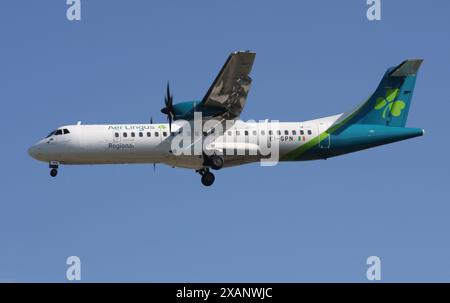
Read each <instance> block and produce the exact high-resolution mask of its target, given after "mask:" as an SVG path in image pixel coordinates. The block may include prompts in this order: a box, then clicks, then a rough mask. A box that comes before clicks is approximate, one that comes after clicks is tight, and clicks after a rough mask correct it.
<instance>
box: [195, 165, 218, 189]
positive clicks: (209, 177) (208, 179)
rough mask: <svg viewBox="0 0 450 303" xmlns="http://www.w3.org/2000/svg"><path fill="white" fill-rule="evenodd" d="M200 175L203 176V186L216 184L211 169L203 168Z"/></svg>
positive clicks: (199, 171)
mask: <svg viewBox="0 0 450 303" xmlns="http://www.w3.org/2000/svg"><path fill="white" fill-rule="evenodd" d="M198 173H199V174H200V175H201V176H202V179H201V181H202V184H203V185H205V186H211V185H212V184H213V183H214V180H215V179H216V178H215V177H214V174H213V173H212V172H210V171H209V168H202V169H200V170H198Z"/></svg>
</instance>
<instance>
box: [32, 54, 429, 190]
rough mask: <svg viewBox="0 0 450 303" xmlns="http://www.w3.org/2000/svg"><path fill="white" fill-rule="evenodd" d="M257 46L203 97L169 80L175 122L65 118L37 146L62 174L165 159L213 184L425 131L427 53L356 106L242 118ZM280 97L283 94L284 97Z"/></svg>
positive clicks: (391, 73) (236, 58)
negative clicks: (82, 167) (419, 89)
mask: <svg viewBox="0 0 450 303" xmlns="http://www.w3.org/2000/svg"><path fill="white" fill-rule="evenodd" d="M254 59H255V53H253V52H250V51H239V52H233V53H231V54H230V56H229V57H228V59H227V61H226V62H225V64H224V66H223V67H222V69H221V70H220V72H219V74H218V76H217V77H216V79H215V80H214V81H213V83H212V85H211V87H210V88H209V90H208V91H207V93H206V94H205V96H204V97H203V99H201V100H198V101H185V102H181V103H177V104H174V103H173V96H172V94H171V92H170V88H169V84H167V92H166V97H165V107H164V108H163V109H162V110H161V112H162V113H164V114H165V115H167V119H168V123H150V124H106V125H82V124H81V123H78V124H76V125H66V126H61V127H58V128H57V129H55V130H54V131H52V132H51V133H50V134H49V135H48V136H47V137H45V138H44V139H42V140H40V141H39V142H37V143H36V144H34V145H33V146H31V147H30V149H29V150H28V153H29V154H30V155H31V156H32V157H33V158H35V159H37V160H40V161H43V162H47V163H49V167H50V169H51V170H50V175H51V176H52V177H55V176H56V175H57V173H58V167H59V166H60V165H62V164H68V165H69V164H123V163H150V164H151V163H153V165H154V164H155V163H164V164H167V165H170V166H172V167H183V168H189V169H193V170H195V171H196V172H198V173H199V174H200V175H201V181H202V184H203V185H205V186H210V185H212V184H213V182H214V180H215V177H214V174H213V173H212V172H211V170H219V169H222V168H226V167H232V166H238V165H242V164H246V163H251V162H258V161H260V162H261V163H262V164H264V165H273V164H274V163H277V162H278V161H304V160H316V159H327V158H330V157H335V156H339V155H343V154H347V153H351V152H355V151H360V150H363V149H367V148H371V147H375V146H378V145H383V144H388V143H393V142H396V141H401V140H405V139H410V138H414V137H418V136H422V135H423V134H424V130H423V129H421V128H407V127H405V125H406V120H407V117H408V112H409V108H410V105H411V98H412V95H413V91H414V86H415V82H416V76H417V71H418V69H419V67H420V65H421V63H422V60H420V59H412V60H406V61H404V62H402V63H401V64H400V65H398V66H394V67H391V68H389V69H388V70H387V71H386V72H385V74H384V76H383V78H382V79H381V82H380V83H379V85H378V87H377V88H376V90H375V91H374V93H373V94H372V95H371V96H370V97H369V98H368V99H367V100H365V101H364V102H362V103H361V104H360V105H359V106H357V107H356V108H355V109H354V110H351V111H348V112H344V113H341V114H337V115H333V116H328V117H324V118H319V119H315V120H309V121H303V122H278V121H272V120H271V121H269V120H265V121H258V122H256V121H247V122H244V121H241V120H239V117H240V114H241V112H242V110H243V109H244V106H245V103H246V100H247V95H248V92H249V89H250V85H251V82H252V79H251V78H250V76H249V75H250V72H251V70H252V66H253V62H254ZM279 102H281V101H279Z"/></svg>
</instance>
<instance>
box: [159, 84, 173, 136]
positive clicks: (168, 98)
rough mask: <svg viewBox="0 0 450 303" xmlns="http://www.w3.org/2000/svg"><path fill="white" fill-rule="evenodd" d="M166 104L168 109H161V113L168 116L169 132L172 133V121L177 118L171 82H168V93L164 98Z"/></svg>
mask: <svg viewBox="0 0 450 303" xmlns="http://www.w3.org/2000/svg"><path fill="white" fill-rule="evenodd" d="M164 104H165V105H166V107H164V108H163V109H161V112H162V113H163V114H166V115H167V120H168V121H169V132H172V121H173V118H174V117H175V113H174V109H173V95H171V94H170V87H169V82H167V92H166V96H165V97H164Z"/></svg>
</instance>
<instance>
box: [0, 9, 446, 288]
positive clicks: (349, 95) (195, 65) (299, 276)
mask: <svg viewBox="0 0 450 303" xmlns="http://www.w3.org/2000/svg"><path fill="white" fill-rule="evenodd" d="M365 2H366V1H365V0H352V1H325V0H321V1H312V0H309V1H275V2H274V1H239V2H237V1H234V2H231V1H230V3H226V2H223V1H206V0H205V1H196V0H195V1H132V3H131V2H130V1H106V0H103V1H98V0H97V1H87V0H82V20H81V21H80V22H69V21H67V19H66V8H67V6H66V4H65V1H63V0H60V1H31V0H30V1H23V0H21V1H17V0H14V1H13V0H3V1H1V2H0V37H1V47H0V67H1V68H0V100H1V104H2V110H1V111H0V113H1V120H0V121H1V124H2V130H3V132H2V133H3V140H2V142H3V144H2V149H1V154H2V157H1V161H2V169H3V174H1V176H0V181H1V182H0V184H1V193H2V198H1V202H0V281H19V282H23V281H39V282H41V281H55V282H64V281H66V278H65V273H66V267H67V266H66V264H65V261H66V258H67V257H68V256H72V255H76V256H79V257H80V258H81V262H82V280H83V281H98V282H100V281H149V282H156V281H163V282H172V281H176V282H208V281H211V282H218V281H228V282H231V281H237V282H247V281H256V282H305V281H316V282H322V281H324V282H325V281H326V282H330V281H331V282H333V281H336V282H341V281H342V282H344V281H352V282H364V281H366V269H367V266H366V264H365V262H366V259H367V257H368V256H371V255H376V256H379V257H380V258H381V262H382V281H385V282H391V281H449V280H450V260H449V258H448V256H449V255H450V243H449V241H448V232H449V230H450V221H449V219H448V218H449V213H450V205H449V199H448V177H449V156H448V149H449V147H450V146H449V142H448V140H446V138H447V137H448V127H447V125H446V124H447V121H448V116H449V109H450V106H449V102H448V100H447V99H448V98H449V97H448V92H447V88H448V83H449V82H448V79H449V78H448V75H449V72H450V55H449V54H450V43H449V39H448V37H449V36H450V18H449V17H448V16H449V14H450V3H449V2H448V1H433V3H432V4H431V2H430V1H414V2H413V1H406V0H402V1H386V0H383V1H382V21H377V22H369V21H368V20H367V19H366V9H367V5H366V4H365ZM242 49H243V50H246V49H251V50H253V51H255V52H256V53H257V56H256V61H255V65H254V69H253V73H252V75H253V79H254V81H253V85H252V89H251V92H250V95H249V98H248V102H247V106H246V108H245V110H244V112H243V114H242V118H243V119H244V120H247V119H265V118H271V119H278V120H280V121H301V120H307V119H312V118H316V117H321V116H326V115H331V114H336V113H340V112H342V111H345V110H349V109H351V108H353V107H354V106H355V105H357V104H359V102H360V101H362V100H363V99H365V98H366V97H367V96H368V95H369V94H370V93H371V92H372V91H373V90H374V89H375V88H376V86H377V84H378V82H379V80H380V79H381V77H382V75H383V73H384V71H385V70H386V69H387V68H388V67H389V66H393V65H396V64H399V63H400V62H401V61H402V60H404V59H406V58H423V59H425V61H424V64H423V65H422V68H421V70H420V73H419V76H418V79H417V85H416V90H415V93H414V97H413V103H412V106H411V110H410V114H409V118H408V123H407V125H408V126H411V127H421V128H424V129H426V131H427V134H426V136H424V137H420V138H416V139H412V140H408V141H404V142H400V143H396V144H392V145H387V146H382V147H379V148H376V149H372V150H367V151H363V152H359V153H354V154H349V155H346V156H342V157H338V158H333V159H329V160H327V161H315V162H300V163H283V164H280V165H278V166H276V167H260V166H259V165H257V164H255V165H247V166H242V167H238V168H233V169H226V170H222V171H220V172H218V173H217V174H216V183H215V184H214V186H213V187H211V188H205V187H203V186H202V185H201V184H200V180H199V177H198V175H196V174H195V173H194V172H193V171H190V170H184V169H173V168H170V167H167V166H164V165H158V166H157V167H156V172H153V168H152V166H151V165H116V166H114V165H113V166H74V167H61V168H60V171H59V175H58V177H57V178H54V179H52V178H51V177H50V176H49V175H48V167H47V165H46V164H45V163H41V162H37V161H35V160H33V159H31V158H30V157H29V156H28V154H27V152H26V151H27V148H28V147H29V146H30V145H31V144H33V143H34V142H36V141H37V140H38V139H40V138H41V137H43V136H44V135H46V134H47V133H48V132H49V131H50V130H52V129H54V128H55V127H57V126H60V125H63V124H74V123H76V122H77V121H79V120H81V121H82V122H83V123H84V124H89V123H145V122H148V121H149V119H150V116H153V118H154V120H155V121H160V122H163V121H165V118H164V117H163V116H162V114H161V113H160V112H159V110H160V108H161V107H162V106H163V97H164V88H165V83H166V82H167V80H170V81H171V85H172V90H173V93H174V96H175V101H176V102H177V101H182V100H191V99H196V98H201V97H203V95H204V93H205V92H206V90H207V89H208V87H209V85H210V83H211V82H212V80H213V78H214V77H215V75H216V74H217V72H218V70H219V69H220V67H221V65H222V64H223V62H224V60H225V59H226V57H227V55H228V53H229V52H230V51H233V50H242Z"/></svg>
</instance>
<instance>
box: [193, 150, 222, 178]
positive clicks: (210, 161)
mask: <svg viewBox="0 0 450 303" xmlns="http://www.w3.org/2000/svg"><path fill="white" fill-rule="evenodd" d="M203 165H204V166H206V167H205V168H202V169H200V170H197V172H198V173H199V174H200V175H201V176H202V179H201V180H202V184H203V185H205V186H211V185H212V184H213V183H214V180H215V177H214V174H213V173H212V172H210V171H209V168H211V169H214V170H219V169H221V168H222V167H223V158H222V157H221V156H218V155H216V154H214V155H212V156H207V155H206V154H205V153H204V154H203Z"/></svg>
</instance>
